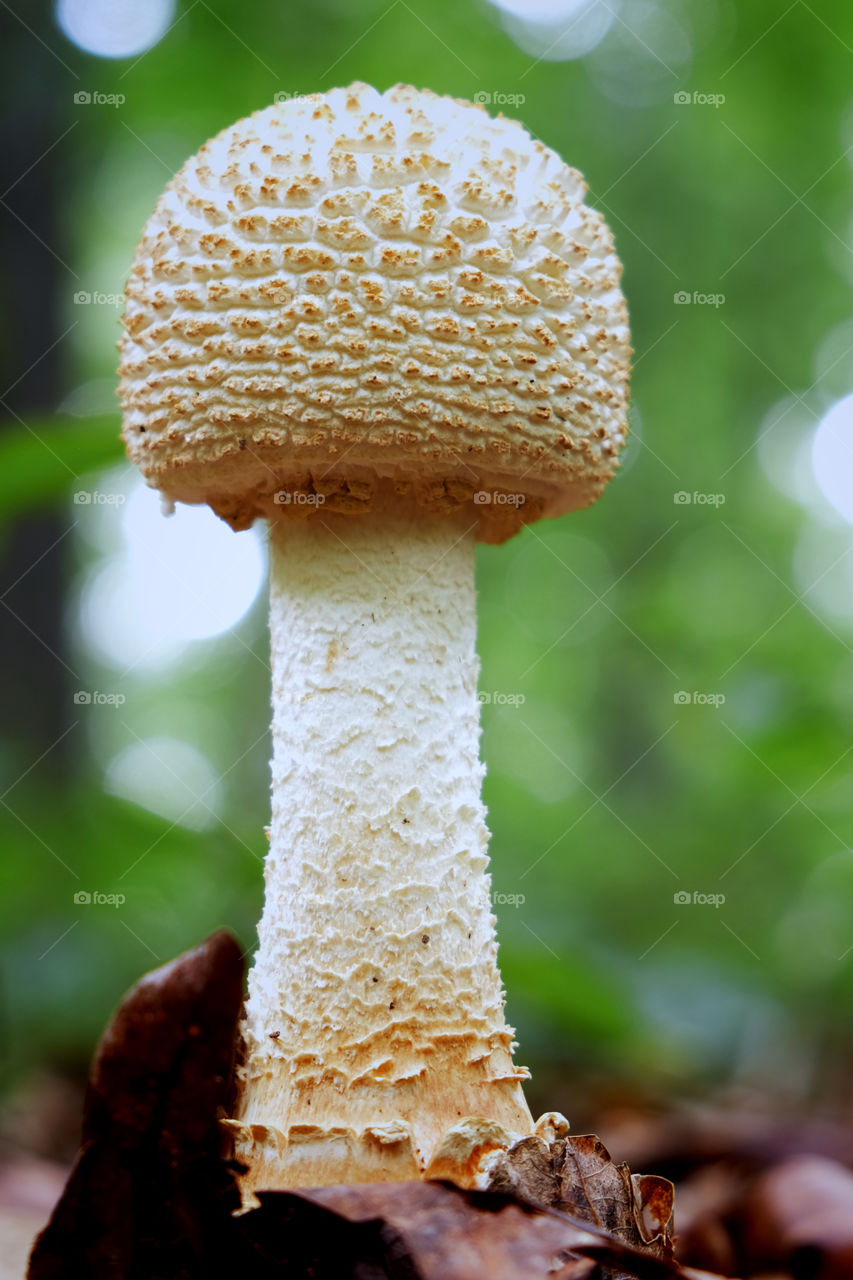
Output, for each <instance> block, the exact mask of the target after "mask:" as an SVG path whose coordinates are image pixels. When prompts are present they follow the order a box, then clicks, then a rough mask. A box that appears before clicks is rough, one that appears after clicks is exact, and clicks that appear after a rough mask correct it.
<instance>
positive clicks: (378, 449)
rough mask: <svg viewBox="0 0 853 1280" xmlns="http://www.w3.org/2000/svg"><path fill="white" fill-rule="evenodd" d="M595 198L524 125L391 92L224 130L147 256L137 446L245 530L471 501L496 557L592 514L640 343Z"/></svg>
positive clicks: (148, 241)
mask: <svg viewBox="0 0 853 1280" xmlns="http://www.w3.org/2000/svg"><path fill="white" fill-rule="evenodd" d="M585 193H586V187H585V184H584V182H583V179H582V178H581V176H580V174H578V173H577V172H576V171H575V170H574V169H570V168H569V167H567V166H566V165H565V164H564V163H563V162H562V160H561V159H560V158H559V156H558V155H556V153H555V152H553V151H552V150H550V149H549V148H548V147H546V146H544V145H543V144H542V143H540V142H538V141H535V140H534V139H532V138H531V137H530V136H529V134H528V133H527V132H526V131H525V129H524V128H523V127H522V126H521V125H520V124H518V123H517V122H515V121H512V120H507V119H504V118H503V117H500V116H499V117H498V118H497V119H492V118H491V117H490V116H489V115H488V114H487V113H486V111H485V109H484V108H483V107H480V106H474V105H472V104H471V103H468V102H463V101H460V100H457V99H451V98H446V97H438V96H436V95H435V94H433V93H430V92H428V91H426V90H423V91H420V90H416V89H413V88H411V87H409V86H406V85H398V86H396V87H395V88H393V89H390V90H389V91H388V92H386V93H379V92H377V91H376V90H375V89H372V88H370V87H369V86H368V85H364V84H353V85H351V86H350V87H349V88H346V89H334V90H332V91H331V92H329V93H325V94H318V95H313V96H311V97H307V98H293V99H290V100H289V101H286V102H282V103H276V104H275V105H274V106H271V107H267V108H266V109H264V110H263V111H259V112H256V113H255V114H254V115H253V116H250V117H249V118H248V119H245V120H241V121H239V122H238V123H237V124H235V125H233V126H232V127H230V128H228V129H226V130H224V131H223V132H222V133H220V134H219V135H218V136H217V137H216V138H214V139H212V140H211V141H210V142H208V143H206V144H205V145H204V146H203V147H202V148H201V150H200V151H199V153H198V154H197V155H196V156H194V157H193V158H192V159H191V160H189V161H187V163H186V164H185V165H184V167H183V169H181V171H180V173H178V175H177V176H176V177H175V178H174V180H173V181H172V182H171V183H170V184H169V186H168V188H167V190H166V192H165V193H164V195H163V196H162V198H161V200H160V202H159V204H158V205H157V208H156V209H155V211H154V214H153V215H152V217H151V219H150V221H149V222H148V225H147V227H146V230H145V234H144V236H143V239H142V241H141V243H140V245H139V248H138V250H137V253H136V259H135V262H134V265H133V271H132V275H131V277H130V281H129V283H128V287H127V307H126V311H125V315H124V327H125V330H126V332H125V334H124V336H123V338H122V342H121V344H120V345H121V370H120V371H121V387H120V396H121V400H122V404H123V408H124V438H125V441H126V443H127V448H128V452H129V453H130V455H131V457H132V458H133V460H134V461H135V462H136V463H137V464H138V465H139V467H140V468H141V470H142V472H143V474H144V475H145V477H146V479H147V481H148V483H149V484H150V485H152V486H154V487H156V488H158V489H160V490H161V491H162V493H163V494H164V495H165V496H166V497H167V498H169V499H172V500H179V501H183V502H190V503H199V502H206V503H209V504H210V506H211V507H212V508H213V509H214V510H215V511H216V512H217V513H218V514H219V515H221V516H222V517H223V518H224V519H226V520H227V521H228V522H229V523H230V524H232V525H233V526H234V527H235V528H244V527H246V526H247V525H248V524H249V523H251V521H252V520H253V519H254V518H255V517H256V516H259V515H268V516H269V515H275V516H276V517H277V518H281V517H282V516H283V515H287V516H289V515H291V514H293V515H294V516H295V515H297V514H298V515H301V516H303V517H305V516H307V515H308V513H309V512H311V511H312V510H316V509H317V508H316V504H314V505H313V506H312V504H311V503H306V502H304V501H303V502H300V501H298V500H297V501H293V502H291V503H289V504H288V505H287V506H283V505H279V504H280V503H281V501H282V499H281V496H279V503H276V495H277V494H278V495H281V493H282V491H285V492H286V493H287V494H289V495H293V493H294V491H296V492H297V493H300V492H301V493H320V494H322V495H323V497H324V502H323V504H322V509H323V510H324V511H325V512H326V513H328V512H330V511H333V510H342V511H352V512H358V511H369V510H371V509H372V508H374V507H376V506H379V505H382V506H392V507H393V506H395V505H396V504H399V503H402V504H404V505H407V506H410V505H411V504H412V502H416V503H417V504H419V505H421V506H422V507H424V508H425V509H432V510H435V511H450V510H454V509H459V508H463V507H467V508H469V511H468V512H466V514H469V515H470V516H471V518H477V519H478V520H479V524H478V534H479V537H481V538H482V539H484V540H488V541H501V540H503V539H504V538H505V537H507V536H509V535H510V534H512V533H514V532H515V531H516V530H517V529H518V528H519V527H520V525H521V524H523V523H526V522H529V521H530V520H532V519H535V518H537V517H539V516H541V515H549V516H556V515H561V514H562V513H564V512H566V511H569V510H572V509H574V508H577V507H582V506H585V505H587V504H588V503H590V502H592V501H594V499H595V498H597V497H598V495H599V494H600V492H601V490H602V489H603V487H604V485H605V484H606V483H607V481H608V480H609V479H610V477H611V475H612V473H613V468H614V463H615V459H616V456H617V454H618V452H619V449H620V447H621V446H622V444H623V441H624V437H625V431H626V403H627V381H628V367H629V358H630V346H629V335H628V325H627V313H626V307H625V301H624V298H623V296H622V293H621V292H620V289H619V277H620V274H621V265H620V263H619V260H618V258H617V257H616V255H615V253H614V249H613V242H612V237H611V235H610V232H609V231H608V229H607V226H606V225H605V222H604V220H603V218H602V216H601V214H599V213H598V212H597V211H596V210H594V209H590V208H588V207H587V206H586V205H585V204H584V196H585ZM484 495H485V496H484ZM309 518H310V517H309Z"/></svg>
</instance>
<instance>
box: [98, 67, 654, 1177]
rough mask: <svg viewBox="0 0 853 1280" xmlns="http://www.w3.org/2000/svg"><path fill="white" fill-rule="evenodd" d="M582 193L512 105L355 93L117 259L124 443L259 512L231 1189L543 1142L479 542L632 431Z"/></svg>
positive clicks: (180, 191) (194, 166)
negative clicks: (516, 962)
mask: <svg viewBox="0 0 853 1280" xmlns="http://www.w3.org/2000/svg"><path fill="white" fill-rule="evenodd" d="M585 193H586V187H585V184H584V182H583V179H582V178H581V176H580V174H578V173H577V172H576V171H575V170H573V169H570V168H568V167H567V166H566V165H565V164H564V163H563V162H562V161H561V159H560V158H559V156H557V155H556V154H555V153H554V152H553V151H551V150H550V149H549V148H548V147H546V146H544V145H543V144H542V143H540V142H538V141H535V140H533V139H531V138H530V136H529V135H528V134H527V132H526V131H525V130H524V128H523V127H522V126H521V125H520V124H518V123H517V122H515V121H512V120H508V119H505V118H503V117H500V116H499V117H498V118H497V119H493V118H491V117H490V116H489V115H488V113H487V112H486V111H485V109H484V108H483V107H480V106H475V105H473V104H471V103H468V102H464V101H460V100H456V99H451V98H447V97H439V96H436V95H435V94H433V93H430V92H427V91H418V90H416V89H413V88H411V87H408V86H404V85H398V86H397V87H395V88H393V89H391V90H389V91H388V92H386V93H379V92H377V91H376V90H375V89H372V88H370V87H369V86H367V85H364V84H353V85H351V86H350V87H349V88H345V89H335V90H332V91H331V92H328V93H324V94H318V95H313V96H311V97H297V98H292V99H290V100H289V101H285V102H280V103H276V104H275V105H274V106H271V107H268V108H266V109H265V110H263V111H259V112H257V113H256V114H255V115H253V116H251V117H250V118H248V119H245V120H241V121H239V122H238V123H237V124H235V125H233V126H232V127H231V128H229V129H226V130H225V131H224V132H222V133H220V134H219V135H218V136H217V137H215V138H214V139H213V140H212V141H210V142H208V143H206V144H205V145H204V146H203V147H202V148H201V150H200V151H199V153H198V154H197V155H196V156H194V157H193V158H192V159H191V160H189V161H187V163H186V164H185V165H184V167H183V168H182V169H181V171H180V172H179V173H178V174H177V176H176V177H175V178H174V179H173V181H172V182H171V183H170V184H169V186H168V188H167V189H166V191H165V193H164V195H163V196H162V198H161V200H160V202H159V204H158V205H157V207H156V209H155V211H154V214H153V215H152V217H151V219H150V221H149V222H148V224H147V227H146V229H145V233H144V236H143V239H142V241H141V243H140V245H139V248H138V250H137V252H136V256H135V260H134V264H133V268H132V273H131V276H130V280H129V283H128V286H127V302H126V310H125V314H124V329H125V332H124V335H123V337H122V341H121V343H120V349H121V369H120V373H121V386H120V396H121V400H122V405H123V409H124V427H123V435H124V439H125V442H126V444H127V449H128V452H129V454H130V456H131V458H132V459H133V460H134V461H135V462H136V463H138V465H139V467H140V468H141V470H142V473H143V475H144V477H145V479H146V481H147V482H148V484H149V485H151V486H152V487H155V488H157V489H159V490H160V491H161V493H162V494H163V495H164V498H165V499H166V500H167V502H169V503H173V502H175V501H180V502H187V503H207V504H209V506H210V507H212V508H213V510H214V511H215V512H217V513H218V514H219V515H220V516H221V517H222V518H223V519H225V520H226V521H227V522H228V523H229V524H230V525H232V527H233V528H234V529H237V530H240V529H245V528H247V527H248V526H249V525H251V523H252V522H253V521H254V520H255V519H256V518H257V517H266V518H267V519H268V520H269V522H270V552H271V575H270V576H271V601H270V626H271V651H272V664H271V665H272V704H273V722H272V728H273V760H272V824H271V827H270V831H269V838H270V847H269V853H268V856H267V859H266V866H265V877H266V898H265V905H264V910H263V916H262V919H261V922H260V926H259V948H258V952H257V955H256V957H255V960H254V966H253V968H252V970H251V973H250V976H249V984H248V996H247V1002H246V1009H245V1017H244V1021H243V1026H242V1036H243V1042H244V1043H243V1058H242V1065H241V1066H240V1068H239V1073H238V1074H239V1081H238V1088H237V1099H236V1103H235V1107H234V1110H233V1115H232V1116H231V1117H230V1118H229V1119H228V1120H227V1121H226V1122H225V1123H226V1125H227V1127H228V1128H229V1130H230V1132H231V1135H232V1138H233V1143H234V1152H235V1154H236V1156H237V1157H238V1158H239V1159H240V1160H242V1161H243V1163H244V1164H245V1165H247V1166H248V1172H247V1173H246V1175H245V1178H244V1192H245V1194H246V1196H247V1197H251V1195H252V1192H253V1190H254V1189H257V1188H264V1187H288V1186H300V1185H301V1186H307V1185H315V1186H316V1185H324V1184H331V1183H337V1182H365V1181H392V1180H400V1179H412V1178H418V1177H422V1176H431V1177H432V1176H442V1177H450V1178H454V1179H455V1180H456V1181H457V1182H460V1183H461V1184H463V1185H469V1186H471V1185H483V1179H484V1177H485V1171H487V1169H488V1167H489V1162H490V1160H491V1159H492V1157H493V1154H494V1152H496V1151H500V1150H503V1149H505V1148H506V1147H507V1146H508V1145H510V1143H512V1142H514V1141H515V1140H517V1139H518V1138H520V1137H524V1136H526V1135H530V1134H532V1133H533V1132H534V1124H533V1120H532V1117H531V1114H530V1111H529V1110H528V1107H527V1103H526V1101H525V1098H524V1095H523V1092H522V1087H521V1084H522V1081H523V1080H524V1079H525V1078H527V1076H528V1074H529V1073H528V1072H527V1071H526V1069H525V1068H522V1067H519V1066H516V1065H514V1063H513V1058H512V1053H513V1048H514V1044H513V1031H512V1029H511V1028H510V1027H508V1026H507V1025H506V1021H505V1017H504V994H503V989H502V984H501V979H500V975H499V972H498V967H497V949H496V941H495V920H494V917H493V915H492V912H491V898H490V880H489V877H488V874H487V870H486V868H487V865H488V858H487V842H488V831H487V828H486V821H485V816H486V815H485V809H484V807H483V803H482V800H481V783H482V778H483V774H484V768H483V765H482V764H481V762H480V759H479V736H480V724H479V701H478V695H477V680H478V673H479V664H478V659H477V655H476V647H475V631H476V613H475V587H474V553H475V547H476V543H477V541H478V540H480V541H486V542H492V543H499V542H503V541H504V540H505V539H507V538H509V537H510V536H511V535H512V534H514V533H516V532H517V531H518V530H519V529H520V528H521V527H522V526H523V525H524V524H526V523H528V522H530V521H533V520H535V519H538V518H540V517H543V516H559V515H561V514H563V513H564V512H568V511H570V510H573V509H575V508H579V507H584V506H586V505H588V504H589V503H591V502H592V501H594V499H595V498H597V497H598V495H599V494H600V493H601V491H602V489H603V488H604V486H605V484H606V483H607V481H608V480H609V479H610V477H611V475H612V473H613V469H614V464H615V459H616V455H617V453H618V451H619V449H620V447H621V445H622V443H623V440H624V436H625V431H626V403H627V382H628V366H629V357H630V348H629V334H628V327H627V314H626V308H625V303H624V299H623V296H622V294H621V292H620V289H619V277H620V274H621V266H620V263H619V261H618V259H617V257H616V255H615V253H614V249H613V242H612V237H611V235H610V233H609V231H608V229H607V227H606V224H605V222H604V220H603V218H602V216H601V215H600V214H599V213H598V212H596V211H595V210H593V209H590V208H588V207H587V206H586V205H585V204H584V196H585ZM566 1127H567V1126H566V1122H565V1121H563V1120H562V1118H561V1117H558V1116H556V1115H555V1114H553V1113H549V1115H548V1116H546V1117H543V1120H542V1121H540V1122H539V1126H538V1128H537V1129H536V1132H538V1133H540V1134H541V1135H542V1136H544V1137H546V1138H547V1137H549V1136H553V1134H554V1133H555V1132H561V1131H564V1130H565V1128H566Z"/></svg>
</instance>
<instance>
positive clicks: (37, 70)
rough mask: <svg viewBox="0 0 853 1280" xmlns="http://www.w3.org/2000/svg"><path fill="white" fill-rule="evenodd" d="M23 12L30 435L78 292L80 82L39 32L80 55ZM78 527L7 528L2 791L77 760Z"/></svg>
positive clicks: (2, 324) (6, 168)
mask: <svg viewBox="0 0 853 1280" xmlns="http://www.w3.org/2000/svg"><path fill="white" fill-rule="evenodd" d="M13 4H14V6H15V11H16V13H19V14H20V17H21V19H22V20H23V22H22V21H21V20H19V19H18V18H17V17H15V16H13V14H12V13H10V11H9V9H8V8H6V6H3V7H2V8H0V48H2V50H3V80H4V92H3V99H2V108H1V109H2V124H0V175H2V177H0V196H2V203H0V227H2V232H0V236H2V254H0V262H2V265H0V292H1V293H2V300H3V307H2V313H0V430H6V429H9V428H10V427H14V428H15V429H18V430H21V429H23V428H21V425H20V422H19V421H18V419H22V420H23V422H24V423H27V422H28V420H29V418H30V417H31V416H34V415H35V414H37V413H39V414H43V413H49V412H52V411H53V410H55V408H56V405H57V402H58V400H59V399H60V395H61V390H62V367H63V358H64V352H63V343H62V342H61V341H59V339H60V338H61V335H62V333H63V329H64V328H65V327H66V326H65V325H64V324H63V319H62V318H63V314H64V313H66V308H65V305H64V304H65V301H66V300H68V299H70V298H71V297H72V296H73V292H74V289H75V287H77V285H76V282H75V279H74V276H73V275H72V273H71V271H70V270H68V269H67V268H66V267H64V266H63V265H62V263H61V262H60V261H58V258H63V259H65V260H66V261H67V253H66V251H65V249H66V247H65V245H64V244H63V241H62V226H63V218H64V209H65V205H66V191H67V187H66V185H65V182H64V181H63V170H64V169H66V157H67V155H68V150H67V148H68V140H63V141H60V142H58V143H57V139H59V138H60V137H61V135H62V133H63V131H64V130H65V129H67V128H68V125H69V123H70V121H71V111H70V109H69V107H70V103H71V100H72V96H73V91H74V86H75V85H76V81H75V79H74V77H73V75H72V74H71V73H70V71H69V70H66V69H65V68H64V67H63V65H62V62H61V61H59V60H58V59H57V58H56V57H54V56H53V54H52V53H51V52H50V51H49V50H48V49H47V48H45V46H44V45H43V44H42V43H40V41H39V40H38V39H36V37H35V35H33V34H32V32H34V31H37V32H38V33H39V36H40V37H41V39H42V40H44V41H45V43H46V44H49V45H50V46H51V48H52V49H54V50H55V51H56V52H57V53H58V54H59V57H60V58H61V59H62V60H63V61H64V62H69V61H70V57H69V55H71V50H70V49H69V47H68V45H67V43H66V42H65V41H64V39H63V37H62V35H61V34H60V32H59V30H58V28H57V26H56V24H55V22H54V20H53V6H52V5H51V4H49V3H46V0H28V3H27V4H26V5H22V4H21V0H13ZM23 23H26V26H25V25H23ZM28 28H30V30H28ZM72 56H73V55H72ZM53 144H57V145H56V146H55V147H54V146H53ZM51 147H53V149H52V150H50V153H49V154H47V155H46V154H45V153H46V152H48V149H49V148H51ZM30 166H32V167H30ZM28 169H29V172H27V170H28ZM65 176H66V177H67V176H68V175H67V172H66V174H65ZM51 251H52V252H51ZM54 254H56V255H57V256H56V257H55V256H54ZM69 481H71V476H69ZM69 524H70V517H69V516H68V514H67V513H65V512H62V511H56V510H54V509H47V510H44V511H41V512H37V513H34V514H32V515H30V516H27V517H26V518H24V519H21V520H19V521H17V522H16V523H15V524H14V525H12V526H9V527H5V528H4V527H3V526H2V523H0V531H1V532H0V598H2V599H3V607H0V672H2V679H0V734H2V737H3V739H4V740H5V746H4V747H3V750H4V755H5V757H6V761H5V763H6V769H4V775H5V774H8V776H6V777H5V781H4V783H3V786H4V788H5V787H6V786H10V785H11V784H12V783H13V782H14V781H15V779H16V778H17V777H18V776H19V774H20V772H21V771H23V770H24V769H27V768H29V767H30V765H31V764H32V763H33V762H34V761H35V760H37V759H38V757H39V756H40V755H42V753H43V752H47V753H48V754H46V755H45V757H44V759H43V761H42V762H41V763H40V764H39V766H38V774H39V775H40V776H41V777H42V778H43V777H44V776H45V774H48V775H52V776H53V777H56V776H57V774H59V773H60V772H62V771H64V765H65V764H66V763H67V762H68V760H69V759H70V756H69V741H68V739H65V740H64V741H63V742H61V743H59V745H58V746H55V744H56V742H57V739H59V738H60V737H61V735H62V733H63V732H64V731H65V729H66V728H67V727H68V725H69V723H70V722H71V711H72V710H73V703H72V697H71V694H72V687H73V676H72V673H71V672H70V671H69V670H68V669H67V668H66V667H65V666H64V665H63V662H64V661H67V657H66V655H65V653H64V649H65V637H64V635H63V625H62V623H63V610H64V596H63V588H64V582H65V576H66V575H65V565H66V559H67V555H68V550H69V548H68V543H67V541H66V540H64V539H63V540H62V541H59V542H58V543H57V540H58V539H60V538H61V535H62V534H63V532H65V531H66V530H67V529H68V526H69ZM54 544H56V545H54ZM11 744H14V746H13V747H12V749H11V750H10V745H11ZM51 748H53V749H52V750H51ZM11 799H12V798H11V797H10V800H11Z"/></svg>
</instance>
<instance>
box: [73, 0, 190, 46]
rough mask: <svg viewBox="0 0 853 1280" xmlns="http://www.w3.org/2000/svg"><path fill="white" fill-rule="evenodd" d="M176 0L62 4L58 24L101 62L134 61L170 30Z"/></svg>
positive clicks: (92, 0)
mask: <svg viewBox="0 0 853 1280" xmlns="http://www.w3.org/2000/svg"><path fill="white" fill-rule="evenodd" d="M174 16H175V0H58V3H57V6H56V20H57V22H58V23H59V25H60V27H61V28H62V30H63V32H64V33H65V35H66V36H67V37H68V39H69V40H71V41H73V42H74V44H76V45H79V47H80V48H81V49H85V51H86V52H87V53H94V54H97V56H98V57H99V58H133V57H136V56H137V55H138V54H140V53H145V52H146V50H148V49H151V48H152V47H153V46H154V45H155V44H156V43H157V41H158V40H162V38H163V36H164V35H165V34H166V32H167V31H168V30H169V27H170V26H171V24H172V21H173V19H174Z"/></svg>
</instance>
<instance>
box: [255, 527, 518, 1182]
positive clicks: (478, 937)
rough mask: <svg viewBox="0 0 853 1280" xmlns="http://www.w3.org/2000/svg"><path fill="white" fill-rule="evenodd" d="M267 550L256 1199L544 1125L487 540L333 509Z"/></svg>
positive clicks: (402, 1175)
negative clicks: (517, 1036) (499, 767)
mask: <svg viewBox="0 0 853 1280" xmlns="http://www.w3.org/2000/svg"><path fill="white" fill-rule="evenodd" d="M270 545H271V549H272V563H271V597H270V627H271V633H272V687H273V762H272V826H271V831H270V849H269V854H268V857H267V862H266V902H265V906H264V912H263V917H262V920H261V923H260V926H259V939H260V946H259V950H258V953H257V956H256V958H255V962H254V967H253V968H252V971H251V973H250V976H249V994H248V1000H247V1006H246V1016H245V1022H244V1027H243V1036H244V1044H245V1059H244V1065H243V1067H242V1068H241V1072H240V1084H239V1096H238V1101H237V1106H236V1109H235V1119H234V1121H232V1122H231V1128H232V1130H233V1132H234V1135H235V1139H236V1142H235V1148H236V1154H237V1156H238V1157H239V1158H242V1159H243V1160H244V1161H246V1163H248V1164H249V1166H250V1168H249V1173H248V1175H247V1177H246V1180H245V1182H244V1188H248V1189H251V1188H256V1187H264V1186H266V1187H273V1186H278V1187H284V1186H299V1185H301V1186H306V1185H322V1184H328V1183H335V1182H360V1181H361V1182H364V1181H379V1180H397V1179H407V1178H413V1177H419V1176H422V1174H423V1173H424V1172H425V1171H426V1170H427V1169H428V1166H429V1164H430V1161H431V1159H432V1158H433V1156H434V1155H435V1153H436V1151H437V1149H438V1148H439V1147H440V1145H441V1141H442V1139H443V1138H444V1137H445V1135H446V1134H447V1131H448V1130H450V1129H451V1128H452V1127H453V1126H455V1125H458V1124H459V1122H460V1120H461V1119H462V1118H463V1117H466V1116H471V1117H481V1118H484V1119H486V1120H489V1121H495V1122H497V1123H498V1124H499V1125H502V1126H503V1127H504V1129H506V1130H508V1131H509V1132H510V1133H512V1134H515V1135H524V1134H529V1133H531V1132H532V1129H533V1122H532V1119H531V1116H530V1112H529V1110H528V1108H527V1104H526V1102H525V1100H524V1096H523V1093H522V1090H521V1084H520V1081H521V1080H523V1079H525V1078H526V1076H527V1072H526V1070H525V1069H524V1068H519V1067H515V1066H514V1065H513V1062H512V1048H513V1045H512V1034H513V1033H512V1029H511V1028H509V1027H507V1025H506V1022H505V1020H504V998H503V989H502V985H501V979H500V974H499V973H498V968H497V946H496V941H495V920H494V917H493V915H492V912H491V901H490V885H491V882H490V877H489V876H488V874H487V870H486V868H487V866H488V857H487V852H486V851H487V843H488V831H487V828H486V823H485V809H484V807H483V803H482V800H481V795H480V790H481V783H482V779H483V774H484V772H485V771H484V767H483V765H482V764H481V762H480V759H479V737H480V716H479V702H478V697H477V677H478V673H479V661H478V658H477V653H476V647H475V640H476V617H475V598H476V593H475V587H474V550H475V537H474V533H473V530H469V529H466V527H465V525H464V524H460V523H458V522H456V521H455V520H454V519H453V518H450V517H448V518H438V517H436V516H432V517H429V516H424V515H423V514H417V515H412V516H410V517H404V516H400V515H397V516H390V515H387V514H382V513H375V514H373V515H366V516H364V517H361V518H358V519H353V518H352V517H346V516H336V515H334V514H327V513H325V512H324V511H322V510H320V511H318V512H317V513H314V514H312V515H311V517H310V518H308V519H306V520H304V521H295V520H292V519H291V520H287V521H285V520H281V521H280V522H279V523H277V524H276V525H274V526H273V528H272V531H271V539H270Z"/></svg>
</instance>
